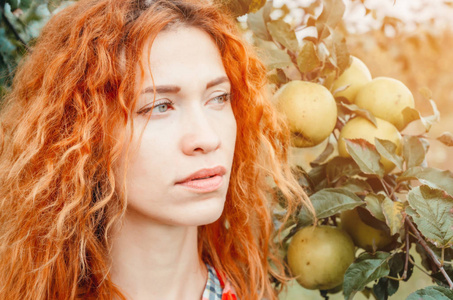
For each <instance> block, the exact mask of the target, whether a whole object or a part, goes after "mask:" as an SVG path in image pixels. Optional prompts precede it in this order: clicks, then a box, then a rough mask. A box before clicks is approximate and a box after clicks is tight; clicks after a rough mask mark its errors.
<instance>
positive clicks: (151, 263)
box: [111, 215, 207, 300]
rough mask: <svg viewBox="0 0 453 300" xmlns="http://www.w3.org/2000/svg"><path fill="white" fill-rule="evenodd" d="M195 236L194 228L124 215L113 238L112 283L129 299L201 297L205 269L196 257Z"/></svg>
mask: <svg viewBox="0 0 453 300" xmlns="http://www.w3.org/2000/svg"><path fill="white" fill-rule="evenodd" d="M197 236H198V234H197V227H176V226H167V225H162V224H158V223H156V222H150V221H149V220H144V219H143V218H141V217H140V216H130V215H127V216H126V220H125V222H124V225H123V226H122V228H121V229H120V230H118V232H117V234H116V237H115V240H114V241H113V248H112V264H113V266H112V271H111V278H112V280H113V282H114V283H115V284H116V285H117V286H119V288H120V289H121V290H122V291H123V293H124V294H125V296H126V298H127V299H129V300H142V299H163V300H173V299H174V300H176V299H178V300H179V299H183V300H200V299H201V296H202V294H203V290H204V287H205V285H206V281H207V270H206V266H205V265H204V264H203V262H201V261H200V259H199V256H198V243H197Z"/></svg>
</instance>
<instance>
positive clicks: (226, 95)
mask: <svg viewBox="0 0 453 300" xmlns="http://www.w3.org/2000/svg"><path fill="white" fill-rule="evenodd" d="M219 98H222V99H223V102H224V103H225V102H227V101H230V99H231V93H224V94H222V95H219V96H216V97H214V98H212V99H211V100H214V99H219Z"/></svg>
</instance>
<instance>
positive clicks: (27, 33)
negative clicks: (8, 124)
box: [0, 0, 72, 99]
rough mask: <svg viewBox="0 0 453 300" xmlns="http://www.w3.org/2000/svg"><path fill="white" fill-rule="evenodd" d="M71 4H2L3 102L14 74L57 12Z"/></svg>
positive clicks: (44, 0)
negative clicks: (58, 9)
mask: <svg viewBox="0 0 453 300" xmlns="http://www.w3.org/2000/svg"><path fill="white" fill-rule="evenodd" d="M71 2H72V1H62V0H51V1H48V0H1V1H0V14H1V16H0V18H1V20H0V99H1V97H2V96H3V95H4V93H5V92H6V91H7V90H8V89H9V87H10V86H11V81H12V78H13V76H14V70H15V69H16V67H17V64H18V63H19V62H20V59H21V58H22V56H23V55H24V54H25V53H26V52H27V51H28V50H29V47H30V46H31V45H32V44H33V41H34V40H35V39H36V37H38V35H39V33H40V31H41V28H42V27H43V26H44V24H45V23H46V22H47V20H48V19H49V18H50V16H51V15H52V12H54V11H55V9H57V8H61V7H64V6H65V5H68V4H70V3H71Z"/></svg>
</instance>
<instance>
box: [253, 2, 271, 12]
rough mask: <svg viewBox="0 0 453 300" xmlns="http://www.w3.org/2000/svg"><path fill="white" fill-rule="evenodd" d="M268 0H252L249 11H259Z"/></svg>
mask: <svg viewBox="0 0 453 300" xmlns="http://www.w3.org/2000/svg"><path fill="white" fill-rule="evenodd" d="M266 1H267V0H252V1H251V2H250V4H249V12H251V13H254V12H257V11H258V10H259V9H260V8H261V7H263V6H264V5H265V4H266Z"/></svg>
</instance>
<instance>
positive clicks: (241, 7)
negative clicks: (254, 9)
mask: <svg viewBox="0 0 453 300" xmlns="http://www.w3.org/2000/svg"><path fill="white" fill-rule="evenodd" d="M215 2H217V3H219V4H221V5H222V6H223V7H225V8H226V9H228V10H229V11H231V13H232V14H233V16H235V17H239V16H242V15H245V14H246V13H248V12H249V8H250V4H251V3H252V0H215Z"/></svg>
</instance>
